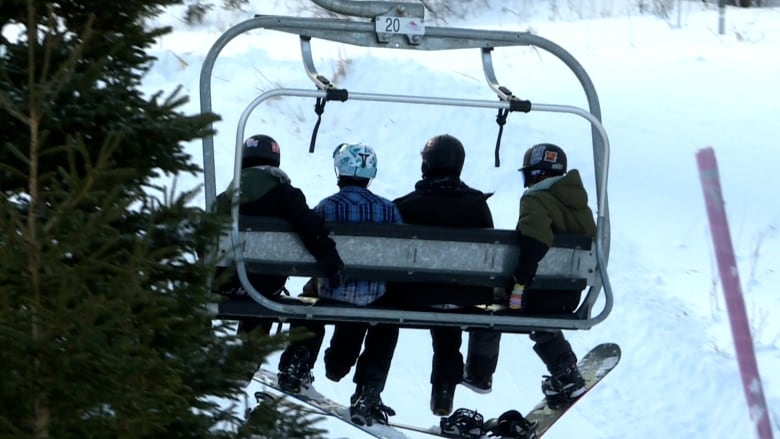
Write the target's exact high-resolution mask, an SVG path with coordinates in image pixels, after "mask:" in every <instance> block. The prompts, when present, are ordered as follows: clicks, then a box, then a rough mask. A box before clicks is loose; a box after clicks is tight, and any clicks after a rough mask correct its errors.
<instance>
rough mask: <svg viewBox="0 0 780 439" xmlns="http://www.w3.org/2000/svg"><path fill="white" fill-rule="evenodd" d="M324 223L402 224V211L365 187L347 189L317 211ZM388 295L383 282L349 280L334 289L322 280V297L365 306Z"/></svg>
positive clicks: (332, 197)
mask: <svg viewBox="0 0 780 439" xmlns="http://www.w3.org/2000/svg"><path fill="white" fill-rule="evenodd" d="M314 210H315V211H316V212H317V213H319V214H320V215H321V216H322V217H323V218H324V219H325V221H332V222H340V223H398V224H400V223H402V222H403V221H402V220H401V212H399V211H398V208H397V207H395V204H393V202H392V201H390V200H388V199H385V198H382V197H380V196H378V195H375V194H374V193H373V192H371V191H369V190H368V189H366V188H362V187H359V186H344V187H343V188H341V190H340V191H338V192H337V193H335V194H333V195H331V196H329V197H327V198H325V199H323V200H322V201H320V203H319V204H318V205H317V206H316V207H315V208H314ZM383 294H385V283H384V282H381V281H367V280H347V281H346V282H345V283H344V285H343V286H340V287H338V288H331V287H330V285H329V282H328V280H327V279H320V280H319V296H320V297H322V298H325V299H332V300H338V301H339V302H347V303H351V304H354V305H359V306H364V305H368V304H369V303H371V302H373V301H375V300H377V299H379V298H380V297H382V295H383Z"/></svg>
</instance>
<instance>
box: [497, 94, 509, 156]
mask: <svg viewBox="0 0 780 439" xmlns="http://www.w3.org/2000/svg"><path fill="white" fill-rule="evenodd" d="M507 115H509V109H502V108H499V109H498V115H496V123H497V124H498V138H496V151H495V158H496V168H497V167H499V166H500V165H501V159H500V158H499V155H498V151H499V150H500V149H501V135H502V134H503V133H504V125H506V117H507Z"/></svg>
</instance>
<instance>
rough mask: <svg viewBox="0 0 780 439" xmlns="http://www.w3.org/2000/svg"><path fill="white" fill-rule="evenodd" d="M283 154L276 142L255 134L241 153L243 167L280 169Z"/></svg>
mask: <svg viewBox="0 0 780 439" xmlns="http://www.w3.org/2000/svg"><path fill="white" fill-rule="evenodd" d="M280 159H281V154H280V151H279V144H278V143H276V140H274V139H272V138H271V137H270V136H266V135H265V134H255V135H254V136H252V137H250V138H248V139H246V140H245V141H244V145H243V150H242V151H241V167H242V168H248V167H251V166H262V165H268V166H276V167H279V163H280Z"/></svg>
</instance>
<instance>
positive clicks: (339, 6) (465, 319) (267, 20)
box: [200, 0, 612, 332]
mask: <svg viewBox="0 0 780 439" xmlns="http://www.w3.org/2000/svg"><path fill="white" fill-rule="evenodd" d="M313 1H314V2H315V3H316V4H318V5H320V6H322V7H325V8H327V9H329V10H331V11H334V12H338V13H345V14H348V15H352V16H360V17H368V18H372V19H374V20H373V21H372V22H363V21H350V20H341V19H323V18H300V17H285V16H256V17H254V18H252V19H249V20H247V21H244V22H242V23H239V24H237V25H236V26H234V27H232V28H230V29H228V30H227V31H226V32H225V33H224V34H222V35H221V36H220V37H219V38H218V39H217V41H216V42H215V43H214V44H213V46H212V47H211V49H210V50H209V52H208V54H207V56H206V58H205V60H204V63H203V66H202V69H201V75H200V102H201V111H202V112H203V113H208V112H211V111H212V101H211V80H212V71H213V68H214V64H215V62H216V59H217V57H218V55H219V53H220V52H221V50H222V49H223V48H224V47H225V46H226V45H227V44H228V43H229V42H230V41H231V40H232V39H233V38H235V37H236V36H238V35H240V34H242V33H244V32H248V31H251V30H254V29H267V30H275V31H280V32H286V33H291V34H295V35H298V36H299V37H300V39H301V53H302V58H303V63H304V69H305V71H306V74H307V75H308V76H309V78H310V79H311V80H312V81H313V82H314V83H315V85H316V87H317V90H297V89H276V90H271V91H268V92H266V93H263V94H262V95H261V96H259V97H258V98H256V99H255V100H254V101H253V102H252V103H251V104H250V105H249V107H248V108H247V109H246V110H245V111H244V113H243V114H242V116H241V118H240V121H239V127H238V129H237V133H236V155H235V168H234V174H235V176H238V175H240V161H241V157H240V145H241V144H242V142H243V138H244V130H245V126H246V122H247V119H248V117H249V114H250V113H251V112H252V110H253V109H254V108H255V107H256V106H257V105H259V104H260V103H261V102H263V101H264V100H266V99H269V98H271V97H274V96H294V97H296V96H297V97H314V98H318V99H328V98H331V99H332V98H333V97H334V95H333V93H334V91H338V92H343V95H339V96H340V97H343V99H340V100H346V98H347V94H346V90H338V89H335V87H334V86H333V84H332V83H331V82H330V81H329V80H328V79H327V78H325V77H324V76H322V75H320V74H319V73H318V72H317V70H316V67H315V65H314V62H313V57H312V53H311V46H310V40H311V38H320V39H325V40H329V41H334V42H341V43H346V44H351V45H356V46H362V47H376V48H389V49H405V50H453V49H480V50H481V55H482V65H483V70H484V73H485V79H486V82H487V84H488V86H489V87H490V89H491V90H493V92H495V93H496V94H497V95H498V97H499V101H498V102H496V101H482V100H472V99H453V98H432V97H424V96H401V95H386V94H372V93H355V92H350V93H349V96H348V97H349V99H350V100H365V101H380V102H396V103H410V104H431V105H455V106H468V107H477V108H494V109H505V110H510V111H524V112H527V111H532V110H533V111H547V112H562V113H570V114H575V115H577V116H580V117H583V118H585V119H587V120H588V122H589V123H590V125H591V138H592V142H593V155H594V164H595V174H596V189H597V191H596V195H597V203H598V209H597V218H596V219H597V236H596V239H595V241H594V245H593V249H592V251H593V256H594V258H595V261H596V264H597V271H598V276H596V278H595V279H594V281H593V285H591V286H590V288H589V289H588V293H587V295H586V297H585V299H584V301H583V303H582V304H581V306H580V308H579V310H580V311H579V312H578V313H577V314H578V315H577V316H576V318H549V317H518V316H506V315H472V314H450V313H447V314H442V313H439V312H435V311H431V312H423V311H406V310H403V311H402V310H398V311H393V310H386V309H382V310H379V309H371V308H346V307H338V308H336V307H328V306H316V307H311V306H305V305H289V304H284V303H278V302H274V301H271V300H269V299H266V298H265V297H263V296H262V295H261V294H259V292H258V291H256V290H255V289H254V288H253V287H252V286H251V282H249V279H248V275H247V263H249V264H251V262H252V261H251V255H250V257H249V259H247V258H246V257H245V255H244V253H243V250H242V249H243V246H244V243H245V242H247V241H248V240H251V238H250V236H251V235H246V232H240V231H239V229H238V206H237V203H234V204H233V209H232V216H233V219H234V221H233V229H232V231H231V233H230V235H229V236H230V243H231V244H230V245H232V246H233V251H234V258H233V262H234V263H235V264H236V267H237V272H238V275H239V278H240V280H241V283H242V284H243V285H244V286H249V288H247V290H248V291H249V294H250V295H251V297H252V298H253V299H254V301H255V302H257V303H256V307H255V308H260V309H261V310H262V312H264V313H268V312H271V313H272V314H274V313H276V315H277V317H279V318H280V319H282V320H283V319H285V318H288V317H290V318H292V317H294V318H311V319H317V320H334V321H371V322H374V323H378V322H388V323H395V324H401V325H406V326H421V327H427V326H437V325H443V326H460V327H462V328H466V327H483V328H494V329H498V330H502V331H506V332H518V331H526V330H533V329H588V328H590V327H591V326H593V325H595V324H597V323H599V322H601V321H603V320H604V319H605V318H606V317H607V315H608V314H609V313H610V311H611V308H612V292H611V286H610V283H609V279H608V276H607V273H606V266H607V259H608V254H609V235H610V227H609V210H608V201H607V192H606V188H607V170H608V164H609V163H608V157H609V143H608V140H607V136H606V133H605V131H604V129H603V127H602V126H601V122H600V120H601V109H600V105H599V101H598V97H597V94H596V91H595V88H594V86H593V84H592V82H591V80H590V78H589V76H588V75H587V73H586V72H585V70H584V68H583V67H582V66H581V65H580V64H579V63H578V61H577V60H576V59H575V58H574V57H573V56H571V55H570V54H569V53H568V52H567V51H566V50H564V49H563V48H561V47H560V46H558V45H557V44H555V43H553V42H551V41H549V40H547V39H544V38H542V37H539V36H537V35H533V34H530V33H527V32H506V31H491V30H477V29H462V28H450V27H420V29H417V30H414V31H409V32H399V33H392V32H390V33H387V32H380V30H379V28H378V26H377V23H376V18H377V17H379V16H381V15H382V14H394V15H397V16H406V17H411V18H412V19H416V18H419V19H420V20H421V19H422V13H423V10H422V9H421V5H415V4H411V6H410V4H408V3H392V2H383V1H376V2H374V1H367V2H353V1H347V0H342V1H339V0H331V1H328V0H313ZM417 7H419V8H417ZM509 46H534V47H538V48H540V49H543V50H545V51H547V52H549V53H550V54H552V55H554V56H555V57H557V58H558V59H559V60H561V61H562V62H563V63H564V64H565V65H566V66H567V67H568V68H569V69H570V70H571V72H572V73H573V74H574V76H575V77H576V78H577V80H578V81H579V83H580V84H581V86H582V88H583V90H584V92H585V96H586V99H587V101H588V107H589V111H585V110H582V109H579V108H577V107H571V106H561V105H545V104H531V103H530V102H529V101H524V100H521V99H518V98H517V97H515V96H514V95H513V94H512V92H511V91H510V90H509V89H508V88H507V87H505V86H503V85H501V84H500V83H499V82H498V80H497V78H496V75H495V72H494V70H493V64H492V58H491V53H492V51H493V49H495V48H497V47H509ZM203 157H204V186H205V198H206V205H207V207H208V208H210V207H211V206H212V205H213V203H214V201H215V199H216V176H215V160H214V139H213V137H212V136H208V137H205V138H204V139H203ZM233 185H234V187H233V189H234V190H236V192H235V193H238V190H239V185H240V178H234V180H233ZM249 233H260V232H249ZM348 269H349V267H348ZM602 287H603V290H604V298H605V300H604V307H603V309H602V310H601V312H600V313H599V314H597V315H596V316H592V315H591V309H592V307H593V305H594V303H595V302H596V300H597V299H598V297H599V290H600V289H602ZM220 311H221V312H222V311H226V312H228V313H229V314H231V315H233V316H240V315H242V313H247V314H246V315H247V316H256V315H258V314H257V309H254V310H253V309H251V307H250V308H238V309H232V308H230V305H229V304H228V305H226V307H221V308H220Z"/></svg>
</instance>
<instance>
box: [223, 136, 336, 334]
mask: <svg viewBox="0 0 780 439" xmlns="http://www.w3.org/2000/svg"><path fill="white" fill-rule="evenodd" d="M242 148H243V150H242V157H241V187H240V190H241V193H240V196H239V214H240V215H241V216H256V217H276V218H282V219H284V220H287V221H288V222H289V223H290V224H291V225H292V227H293V229H294V230H295V232H296V233H297V234H298V235H299V236H300V238H301V241H302V242H303V244H304V246H305V247H306V248H307V249H308V250H309V252H311V254H312V255H313V256H314V258H315V259H316V260H317V262H318V263H319V264H320V265H321V266H322V267H323V268H324V269H325V271H326V273H327V274H328V278H329V279H332V280H333V281H334V282H336V283H340V282H341V280H343V273H344V263H343V262H342V260H341V257H339V254H338V252H337V251H336V243H335V242H334V241H333V240H332V239H331V238H330V237H329V236H328V233H329V232H328V229H327V228H326V227H325V225H324V221H323V219H322V217H321V216H319V215H318V214H316V213H315V212H314V211H313V210H311V209H310V208H309V206H308V204H307V203H306V197H305V196H304V194H303V192H301V190H300V189H298V188H296V187H294V186H292V185H291V184H290V177H288V176H287V174H286V173H285V172H284V171H282V170H281V169H279V164H280V162H281V151H280V149H279V144H278V143H276V141H275V140H274V139H273V138H271V137H270V136H267V135H264V134H256V135H254V136H251V137H249V138H248V139H246V140H245V141H244V143H243V146H242ZM230 203H231V201H230V193H229V191H225V192H222V193H221V194H219V195H218V196H217V200H216V208H217V212H220V213H227V214H229V213H230ZM249 280H250V282H251V283H252V286H253V287H254V288H255V289H256V290H257V291H258V292H260V293H261V294H262V295H263V296H265V297H269V298H274V297H277V296H279V295H280V294H282V292H284V291H285V288H284V286H285V283H286V282H287V276H275V275H265V274H263V275H260V274H252V273H249ZM218 292H219V293H220V294H226V295H246V291H244V289H243V287H242V286H241V283H240V281H239V280H238V276H232V277H231V278H230V279H229V280H228V281H227V282H226V284H225V285H223V286H221V288H220V290H219V291H218ZM273 322H274V320H273V319H266V318H254V317H246V318H243V319H241V320H240V321H239V325H238V331H239V332H240V333H245V332H249V331H253V330H255V329H256V328H262V330H263V331H264V332H265V333H269V332H270V331H271V326H272V325H273ZM312 328H313V329H314V327H312ZM316 329H317V331H316V332H315V335H314V337H312V338H311V342H312V343H316V344H317V345H318V346H319V344H320V343H321V342H322V338H323V337H324V328H322V327H318V328H316Z"/></svg>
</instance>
